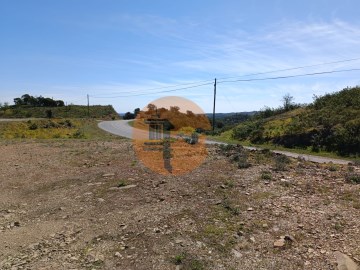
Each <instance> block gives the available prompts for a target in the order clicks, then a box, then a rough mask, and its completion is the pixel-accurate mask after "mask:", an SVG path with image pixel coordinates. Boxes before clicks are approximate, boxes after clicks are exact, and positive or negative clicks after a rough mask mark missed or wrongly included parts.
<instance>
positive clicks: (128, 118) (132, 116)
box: [123, 112, 135, 120]
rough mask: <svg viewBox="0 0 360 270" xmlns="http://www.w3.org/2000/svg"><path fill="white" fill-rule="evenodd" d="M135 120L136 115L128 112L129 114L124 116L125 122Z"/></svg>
mask: <svg viewBox="0 0 360 270" xmlns="http://www.w3.org/2000/svg"><path fill="white" fill-rule="evenodd" d="M134 118H135V116H134V114H133V113H131V112H127V113H125V114H124V116H123V119H124V120H130V119H134Z"/></svg>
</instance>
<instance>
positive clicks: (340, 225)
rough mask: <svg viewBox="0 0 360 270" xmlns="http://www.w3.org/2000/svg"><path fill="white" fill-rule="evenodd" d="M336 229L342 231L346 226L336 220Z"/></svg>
mask: <svg viewBox="0 0 360 270" xmlns="http://www.w3.org/2000/svg"><path fill="white" fill-rule="evenodd" d="M334 229H335V231H342V230H343V229H344V227H343V225H342V224H341V223H340V222H335V224H334Z"/></svg>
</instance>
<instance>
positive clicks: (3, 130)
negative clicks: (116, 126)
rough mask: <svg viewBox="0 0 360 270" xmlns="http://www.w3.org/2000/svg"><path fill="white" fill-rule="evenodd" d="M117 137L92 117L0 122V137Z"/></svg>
mask: <svg viewBox="0 0 360 270" xmlns="http://www.w3.org/2000/svg"><path fill="white" fill-rule="evenodd" d="M110 138H119V137H118V136H113V135H111V134H109V133H107V132H105V131H103V130H101V129H99V128H98V127H97V121H96V120H93V119H40V120H28V121H14V122H0V139H110Z"/></svg>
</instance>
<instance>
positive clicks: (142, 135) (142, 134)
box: [98, 120, 349, 164]
mask: <svg viewBox="0 0 360 270" xmlns="http://www.w3.org/2000/svg"><path fill="white" fill-rule="evenodd" d="M130 121H132V120H116V121H103V122H100V123H99V124H98V126H99V128H101V129H103V130H105V131H107V132H109V133H112V134H115V135H118V136H122V137H126V138H129V139H133V130H134V128H133V127H132V126H130V125H129V124H128V122H130ZM136 136H137V138H139V139H146V138H147V137H148V133H147V132H146V131H143V130H137V131H136ZM206 143H207V144H216V143H218V144H224V143H219V142H215V141H211V140H206ZM245 148H247V149H250V150H260V148H256V147H245ZM272 152H274V153H278V154H283V155H285V156H288V157H293V158H299V157H300V158H304V159H305V160H308V161H312V162H316V163H329V162H332V163H334V164H348V163H349V161H348V160H343V159H335V158H326V157H319V156H313V155H305V154H297V153H293V152H287V151H280V150H273V151H272Z"/></svg>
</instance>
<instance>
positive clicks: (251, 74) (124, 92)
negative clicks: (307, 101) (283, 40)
mask: <svg viewBox="0 0 360 270" xmlns="http://www.w3.org/2000/svg"><path fill="white" fill-rule="evenodd" d="M357 60H360V57H359V58H350V59H344V60H338V61H332V62H324V63H320V64H313V65H306V66H299V67H293V68H286V69H278V70H272V71H265V72H258V73H250V74H245V75H241V76H232V77H223V78H219V79H218V80H227V79H232V78H243V77H249V76H256V75H264V74H271V73H277V72H284V71H291V70H298V69H304V68H310V67H317V66H324V65H330V64H339V63H345V62H352V61H357ZM212 81H213V80H212V79H209V80H203V81H196V82H190V83H182V84H174V85H168V86H162V87H155V88H149V89H143V90H135V91H121V92H114V93H109V94H102V95H101V94H100V95H91V97H93V98H112V97H113V96H112V95H113V94H117V93H118V94H131V93H139V92H140V93H141V94H138V95H139V96H142V95H148V94H152V93H154V94H156V93H159V92H152V93H147V92H148V91H153V90H161V89H168V88H174V87H181V86H186V85H193V86H191V87H190V88H194V87H198V86H197V84H201V86H202V83H207V82H209V84H210V82H212ZM174 90H176V91H178V90H177V88H176V89H174ZM164 92H165V91H164ZM169 92H173V90H170V91H169ZM160 93H161V92H160ZM105 95H106V96H107V95H109V96H108V97H105ZM134 96H136V95H134ZM115 97H128V96H127V95H126V96H124V95H119V96H115Z"/></svg>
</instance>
